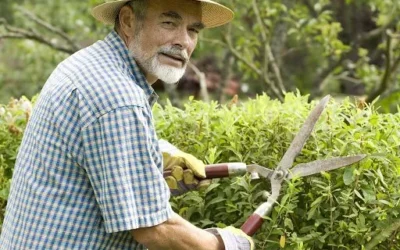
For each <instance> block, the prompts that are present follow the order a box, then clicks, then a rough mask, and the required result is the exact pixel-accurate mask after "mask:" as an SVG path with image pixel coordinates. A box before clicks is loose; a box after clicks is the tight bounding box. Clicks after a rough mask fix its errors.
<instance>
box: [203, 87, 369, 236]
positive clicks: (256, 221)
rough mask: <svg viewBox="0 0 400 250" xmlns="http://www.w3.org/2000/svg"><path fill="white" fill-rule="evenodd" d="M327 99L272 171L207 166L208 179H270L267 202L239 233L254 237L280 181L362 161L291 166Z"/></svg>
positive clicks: (243, 166) (254, 167) (355, 158)
mask: <svg viewBox="0 0 400 250" xmlns="http://www.w3.org/2000/svg"><path fill="white" fill-rule="evenodd" d="M329 99H330V96H329V95H328V96H326V97H324V98H323V99H322V100H321V101H320V102H319V103H318V104H317V106H316V107H315V108H314V109H313V110H312V111H311V113H310V114H309V116H308V117H307V119H306V121H305V122H304V124H303V126H302V127H301V128H300V130H299V132H298V133H297V135H296V136H295V138H294V139H293V141H292V142H291V144H290V146H289V148H288V150H287V151H286V153H285V154H284V155H283V157H282V159H281V161H280V162H279V163H278V165H277V167H276V168H275V169H274V170H272V169H268V168H265V167H263V166H260V165H258V164H250V165H247V164H246V163H242V162H233V163H219V164H211V165H207V166H206V176H207V177H206V178H207V179H212V178H223V177H232V176H237V175H244V174H246V173H250V175H251V178H252V179H259V178H265V179H269V180H270V182H271V195H270V196H269V197H268V200H267V201H266V202H263V203H262V204H261V205H259V206H258V207H257V209H256V210H255V211H254V212H253V214H252V215H251V216H250V217H249V218H248V219H247V220H246V222H245V223H244V224H243V225H242V226H241V229H242V231H243V232H245V233H246V234H247V235H249V236H253V235H254V234H255V233H256V232H257V230H258V229H259V228H260V227H261V226H262V224H263V222H264V219H263V217H264V216H267V215H268V214H269V213H270V212H271V211H272V208H273V206H274V204H275V203H276V202H277V199H278V198H279V195H280V191H281V188H282V182H284V181H288V180H290V179H292V178H294V177H304V176H309V175H313V174H317V173H320V172H321V171H330V170H334V169H337V168H341V167H344V166H348V165H351V164H353V163H356V162H358V161H360V160H362V159H363V158H365V156H366V155H364V154H359V155H355V156H348V157H338V158H331V159H326V160H315V161H312V162H308V163H300V164H297V165H296V166H294V167H293V163H294V159H295V158H296V156H297V155H298V154H299V153H300V152H301V150H302V148H303V147H304V145H305V143H306V141H307V139H308V138H309V136H310V135H311V132H312V131H313V129H314V126H315V124H316V122H317V121H318V119H319V117H320V116H321V114H322V112H323V110H324V109H325V107H326V105H327V103H328V101H329Z"/></svg>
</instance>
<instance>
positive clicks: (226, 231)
mask: <svg viewBox="0 0 400 250" xmlns="http://www.w3.org/2000/svg"><path fill="white" fill-rule="evenodd" d="M206 231H208V232H210V233H212V234H214V235H219V236H220V237H221V239H222V241H223V242H224V245H225V250H254V241H253V239H252V238H251V237H250V236H248V235H247V234H245V233H244V232H243V231H242V230H240V229H238V228H235V227H232V226H229V227H226V228H223V229H221V228H209V229H206Z"/></svg>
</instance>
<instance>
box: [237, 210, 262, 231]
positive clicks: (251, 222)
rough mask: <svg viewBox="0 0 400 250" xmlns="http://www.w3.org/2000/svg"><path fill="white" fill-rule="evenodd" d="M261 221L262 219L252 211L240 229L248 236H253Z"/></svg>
mask: <svg viewBox="0 0 400 250" xmlns="http://www.w3.org/2000/svg"><path fill="white" fill-rule="evenodd" d="M263 223H264V219H263V218H262V217H261V216H260V215H258V214H256V213H254V214H252V215H251V216H250V217H249V218H248V219H247V220H246V222H245V223H244V224H243V225H242V227H241V228H240V229H241V230H242V231H243V232H244V233H245V234H247V235H248V236H253V235H254V234H255V233H256V232H257V230H258V229H260V228H261V226H262V224H263Z"/></svg>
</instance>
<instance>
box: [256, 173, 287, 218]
mask: <svg viewBox="0 0 400 250" xmlns="http://www.w3.org/2000/svg"><path fill="white" fill-rule="evenodd" d="M281 187H282V184H281V180H275V179H271V196H270V197H268V200H267V202H264V203H262V204H261V205H260V206H259V207H258V208H257V209H256V211H254V213H256V214H258V215H260V216H261V217H263V216H267V215H268V214H269V213H270V212H271V211H272V208H273V206H274V205H275V202H276V201H277V200H278V197H279V194H280V191H281Z"/></svg>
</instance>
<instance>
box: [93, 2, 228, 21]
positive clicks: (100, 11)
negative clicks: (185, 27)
mask: <svg viewBox="0 0 400 250" xmlns="http://www.w3.org/2000/svg"><path fill="white" fill-rule="evenodd" d="M129 1H130V0H119V1H113V2H108V3H103V4H100V5H98V6H96V7H94V8H93V9H92V11H91V13H92V15H93V17H94V18H96V19H97V20H98V21H100V22H102V23H104V24H109V25H114V24H115V20H116V18H117V15H118V13H119V10H120V9H121V8H122V6H124V5H125V4H126V3H127V2H129ZM196 1H199V2H201V13H202V20H201V21H202V23H203V24H204V25H205V28H214V27H218V26H221V25H224V24H226V23H228V22H230V21H231V20H232V19H233V16H234V13H233V11H232V10H231V9H229V8H228V7H225V6H223V5H221V4H219V3H216V2H214V1H211V0H196Z"/></svg>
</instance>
